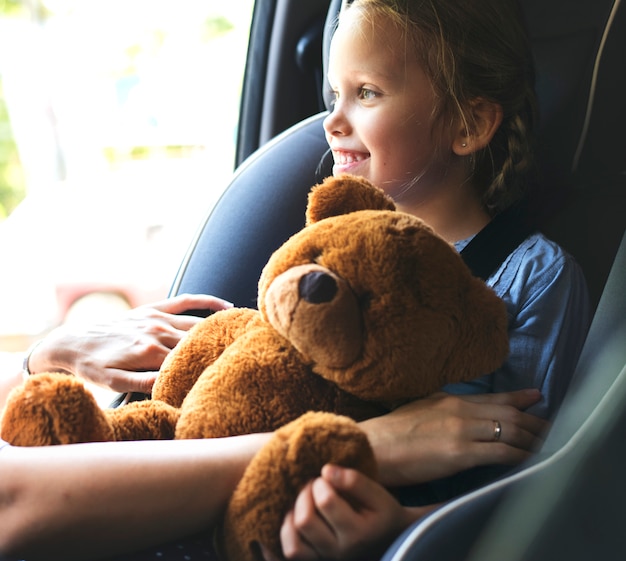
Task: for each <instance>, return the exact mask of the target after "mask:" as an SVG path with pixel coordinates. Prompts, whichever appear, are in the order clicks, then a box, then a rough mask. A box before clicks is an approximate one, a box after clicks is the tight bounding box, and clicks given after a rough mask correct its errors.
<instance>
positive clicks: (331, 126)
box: [324, 101, 350, 136]
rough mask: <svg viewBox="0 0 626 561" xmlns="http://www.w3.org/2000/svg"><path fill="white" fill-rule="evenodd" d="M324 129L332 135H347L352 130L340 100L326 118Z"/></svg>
mask: <svg viewBox="0 0 626 561" xmlns="http://www.w3.org/2000/svg"><path fill="white" fill-rule="evenodd" d="M324 130H325V131H326V134H327V135H331V136H345V135H346V134H348V132H349V130H350V123H349V121H348V119H347V118H346V115H345V113H344V111H343V109H342V107H341V105H340V103H339V102H338V101H337V102H336V103H335V106H334V107H333V109H332V110H331V112H330V113H329V114H328V116H327V117H326V118H325V119H324Z"/></svg>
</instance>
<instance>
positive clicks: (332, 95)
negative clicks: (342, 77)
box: [328, 90, 339, 110]
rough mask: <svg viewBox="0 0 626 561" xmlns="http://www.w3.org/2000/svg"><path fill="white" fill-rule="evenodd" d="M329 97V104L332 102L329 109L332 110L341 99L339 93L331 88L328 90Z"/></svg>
mask: <svg viewBox="0 0 626 561" xmlns="http://www.w3.org/2000/svg"><path fill="white" fill-rule="evenodd" d="M328 99H329V104H330V107H329V109H331V110H332V109H333V108H334V107H335V104H336V103H337V100H338V99H339V93H338V92H334V91H332V90H330V91H329V92H328Z"/></svg>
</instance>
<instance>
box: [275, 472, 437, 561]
mask: <svg viewBox="0 0 626 561" xmlns="http://www.w3.org/2000/svg"><path fill="white" fill-rule="evenodd" d="M429 510H432V507H427V508H424V509H409V508H404V507H403V506H401V505H400V503H398V501H397V500H396V499H395V498H394V497H393V496H392V495H391V494H390V493H389V492H388V491H387V490H386V489H385V488H384V487H383V486H382V485H380V484H379V483H377V482H375V481H373V480H372V479H369V478H368V477H366V476H365V475H363V474H362V473H360V472H358V471H356V470H353V469H347V468H341V467H338V466H333V465H326V466H324V468H323V469H322V474H321V477H318V478H317V479H315V480H313V481H311V482H310V483H309V484H307V486H306V487H305V488H304V489H303V490H302V491H301V492H300V494H299V495H298V498H297V499H296V503H295V505H294V508H293V510H292V511H291V512H289V513H288V514H287V516H286V517H285V521H284V522H283V526H282V529H281V533H280V538H281V544H282V548H283V555H284V556H285V558H286V559H297V560H309V559H339V558H341V559H351V558H357V557H358V558H359V559H364V558H370V557H371V558H376V559H377V558H378V554H382V553H383V552H384V551H385V549H386V548H387V547H388V546H389V544H390V543H391V542H392V541H393V540H394V539H395V538H396V537H397V536H398V535H399V534H400V533H401V532H402V531H403V530H404V529H405V528H406V527H407V526H408V525H409V524H410V523H411V522H413V521H414V520H416V519H417V518H418V517H419V516H422V515H424V514H425V513H426V512H428V511H429ZM266 559H267V561H273V560H272V558H271V557H267V556H266Z"/></svg>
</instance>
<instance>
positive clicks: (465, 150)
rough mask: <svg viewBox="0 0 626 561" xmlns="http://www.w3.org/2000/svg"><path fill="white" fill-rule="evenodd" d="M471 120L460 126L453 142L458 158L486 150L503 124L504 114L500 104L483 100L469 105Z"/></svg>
mask: <svg viewBox="0 0 626 561" xmlns="http://www.w3.org/2000/svg"><path fill="white" fill-rule="evenodd" d="M469 113H470V114H469V118H468V119H467V122H466V123H462V124H461V126H459V131H458V133H457V134H456V136H455V137H454V139H453V141H452V151H453V152H454V153H455V154H456V155H457V156H469V155H470V154H473V153H475V152H478V151H479V150H482V149H483V148H485V147H486V146H487V145H488V144H489V143H490V142H491V139H492V138H493V135H494V134H496V131H497V130H498V128H499V127H500V125H501V124H502V118H503V112H502V106H501V105H500V104H499V103H495V102H492V101H487V100H485V99H483V98H480V97H479V98H476V99H473V100H472V101H471V102H470V104H469Z"/></svg>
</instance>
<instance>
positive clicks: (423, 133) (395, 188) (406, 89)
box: [324, 10, 458, 206]
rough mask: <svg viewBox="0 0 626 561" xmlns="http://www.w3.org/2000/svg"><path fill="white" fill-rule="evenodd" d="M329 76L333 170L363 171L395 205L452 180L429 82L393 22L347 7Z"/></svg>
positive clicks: (327, 124)
mask: <svg viewBox="0 0 626 561" xmlns="http://www.w3.org/2000/svg"><path fill="white" fill-rule="evenodd" d="M328 78H329V82H330V85H331V87H332V89H333V92H334V94H335V106H334V110H333V111H332V113H331V114H330V115H329V116H328V117H327V118H326V120H325V121H324V129H325V131H326V139H327V141H328V144H329V145H330V148H331V150H332V152H333V156H334V161H335V165H334V168H333V173H334V175H338V174H340V173H352V174H355V175H360V176H362V177H365V178H367V179H369V180H370V181H371V182H372V183H374V184H375V185H378V186H379V187H381V188H382V189H384V190H385V191H386V192H387V193H388V194H389V195H391V197H393V198H394V199H395V200H396V202H397V203H398V204H399V206H404V205H405V204H406V205H414V204H418V205H419V204H422V203H423V202H427V201H428V200H429V199H430V198H432V196H433V193H435V192H436V191H437V190H438V189H439V188H440V187H441V184H442V182H445V181H450V180H451V179H452V178H451V177H450V174H449V173H448V172H449V171H450V169H449V167H450V164H451V161H452V159H453V155H452V150H451V144H452V139H451V134H450V133H447V134H446V133H445V132H444V133H443V134H441V135H437V137H434V136H433V115H434V111H435V95H434V92H433V88H432V85H431V82H430V80H429V79H428V77H427V76H426V74H425V73H424V71H423V70H422V67H421V65H420V64H419V63H418V61H417V57H416V56H415V54H414V53H413V52H412V50H411V47H409V45H408V42H407V41H406V40H405V36H404V34H403V32H402V31H401V30H400V29H399V28H398V27H397V26H396V24H395V23H394V22H392V21H388V20H387V19H385V18H383V17H377V18H376V19H374V20H371V19H368V18H366V17H364V16H363V15H362V14H361V13H360V12H359V11H358V10H348V11H347V12H345V13H344V14H343V16H342V19H341V23H340V25H339V27H338V29H337V31H336V32H335V35H334V37H333V40H332V44H331V49H330V60H329V72H328ZM435 138H437V139H438V140H435ZM457 185H458V183H457Z"/></svg>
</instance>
